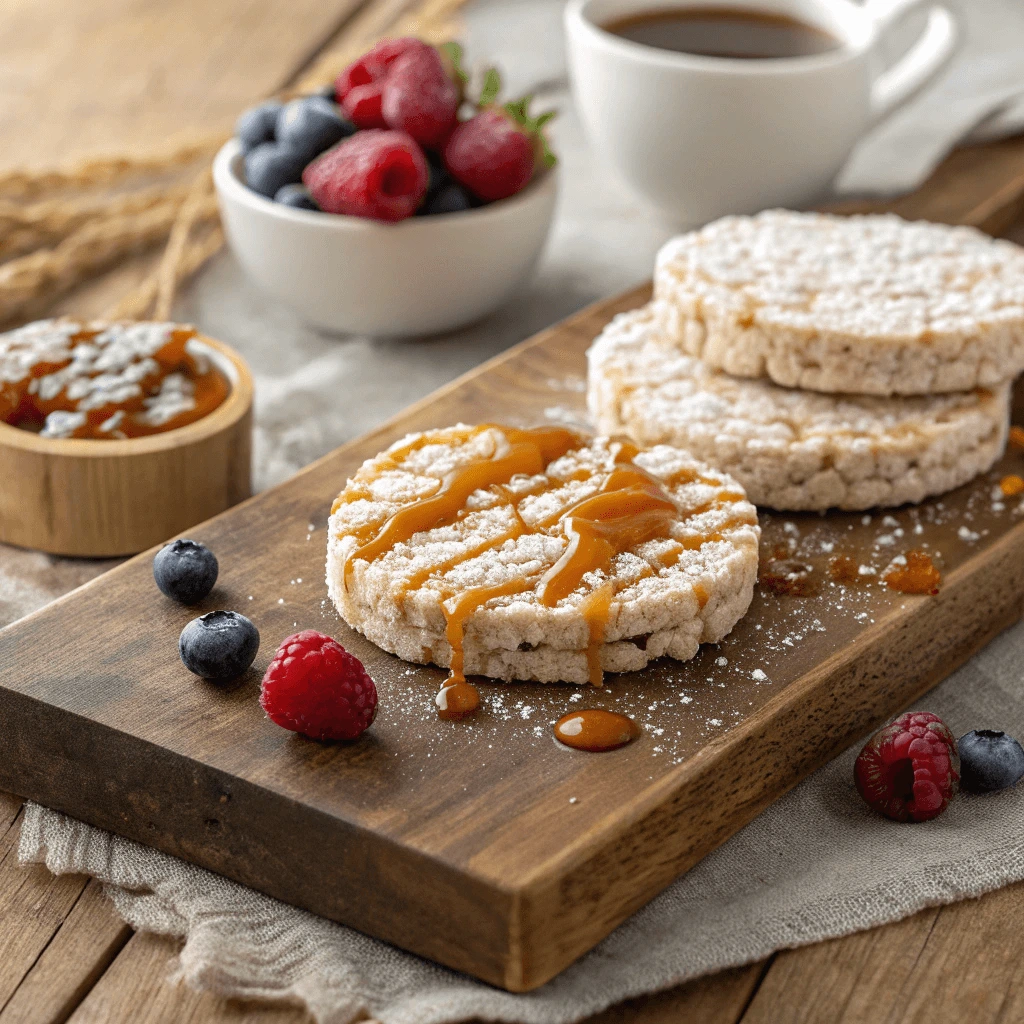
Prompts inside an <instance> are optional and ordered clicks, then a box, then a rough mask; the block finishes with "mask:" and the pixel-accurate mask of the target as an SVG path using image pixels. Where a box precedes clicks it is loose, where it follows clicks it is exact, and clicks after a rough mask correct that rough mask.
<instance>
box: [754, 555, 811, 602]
mask: <svg viewBox="0 0 1024 1024" xmlns="http://www.w3.org/2000/svg"><path fill="white" fill-rule="evenodd" d="M813 572H814V567H813V566H810V565H807V564H805V563H804V562H800V561H798V560H797V559H795V558H783V559H779V558H773V559H771V560H770V561H768V562H766V563H765V564H764V565H763V566H762V567H761V571H760V573H759V574H758V577H757V582H758V583H759V584H760V585H761V588H762V589H763V590H767V591H768V592H769V593H770V594H786V595H788V596H791V597H808V596H810V595H811V594H813V593H815V592H816V591H817V589H818V588H817V586H816V585H815V580H814V577H813V576H812V573H813Z"/></svg>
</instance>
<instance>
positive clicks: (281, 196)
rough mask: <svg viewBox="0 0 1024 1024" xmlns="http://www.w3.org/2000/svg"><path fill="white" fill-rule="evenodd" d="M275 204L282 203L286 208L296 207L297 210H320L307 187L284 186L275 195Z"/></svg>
mask: <svg viewBox="0 0 1024 1024" xmlns="http://www.w3.org/2000/svg"><path fill="white" fill-rule="evenodd" d="M274 202H275V203H281V204H282V205H284V206H294V207H295V209H296V210H319V209H320V207H319V206H317V205H316V200H315V199H314V198H313V197H312V196H311V195H310V194H309V189H308V188H306V186H305V185H282V186H281V187H280V188H279V189H278V190H277V192H275V193H274Z"/></svg>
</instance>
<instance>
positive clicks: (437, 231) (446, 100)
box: [214, 38, 557, 337]
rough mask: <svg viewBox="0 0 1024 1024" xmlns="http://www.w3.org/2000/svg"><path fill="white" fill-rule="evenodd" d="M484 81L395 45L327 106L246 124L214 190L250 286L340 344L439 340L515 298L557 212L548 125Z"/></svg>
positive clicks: (217, 172)
mask: <svg viewBox="0 0 1024 1024" xmlns="http://www.w3.org/2000/svg"><path fill="white" fill-rule="evenodd" d="M479 78H480V84H479V88H477V89H475V90H472V89H471V88H470V86H469V79H468V76H467V75H466V74H465V72H464V71H463V70H462V66H461V48H460V47H459V46H458V45H457V44H452V43H449V44H445V45H444V46H440V47H434V46H430V45H428V44H427V43H424V42H422V41H421V40H418V39H412V38H403V39H391V40H385V41H384V42H382V43H379V44H378V45H377V46H375V47H374V48H373V49H372V50H371V51H370V52H369V53H367V54H364V55H363V56H362V57H361V58H360V59H359V60H357V61H355V62H354V63H352V64H351V65H349V66H348V67H347V68H346V69H345V70H344V71H343V72H342V74H341V75H340V76H339V77H338V79H337V81H336V82H335V83H334V85H333V86H331V87H329V88H327V89H325V90H323V91H322V92H321V93H319V94H315V95H312V96H302V97H298V98H296V99H293V100H291V101H289V102H288V103H283V104H282V103H279V102H277V101H270V102H268V103H264V104H261V105H260V106H258V107H255V108H253V109H252V110H249V111H246V112H245V113H244V114H243V115H242V117H241V118H240V119H239V121H238V124H237V127H236V137H235V138H234V139H232V140H231V141H230V142H228V143H227V144H226V145H225V146H224V148H223V149H222V150H221V151H220V153H219V154H218V155H217V158H216V160H215V161H214V182H215V184H216V188H217V194H218V197H219V201H220V206H221V214H222V217H223V221H224V227H225V231H226V233H227V237H228V242H229V244H230V246H231V248H232V250H233V251H234V253H235V256H236V257H237V259H238V261H239V262H240V263H241V264H242V266H243V268H244V269H245V271H246V272H247V273H248V274H249V276H250V277H251V278H252V279H253V280H254V281H255V282H256V283H257V284H258V285H259V286H260V287H262V288H263V289H264V290H266V291H267V292H268V293H270V294H271V295H272V296H273V297H274V298H276V299H278V300H279V301H280V302H282V303H284V304H285V305H288V306H290V307H291V308H292V309H294V310H295V311H296V312H297V313H298V314H299V315H300V316H301V317H302V318H303V319H304V320H306V321H307V322H309V323H311V324H313V325H314V326H317V327H320V328H323V329H326V330H329V331H332V332H345V333H360V334H372V335H380V336H390V337H396V336H411V335H427V334H436V333H439V332H442V331H448V330H453V329H455V328H457V327H461V326H463V325H465V324H468V323H471V322H473V321H475V320H479V319H480V318H481V317H483V316H485V315H486V314H488V313H490V312H492V311H493V310H495V309H497V308H498V307H499V306H501V305H503V304H504V303H505V302H507V301H508V300H509V299H511V298H512V297H513V296H514V295H515V293H516V292H517V290H519V289H520V288H521V287H522V284H523V282H524V281H525V279H526V278H527V277H528V276H529V274H530V273H531V271H532V270H533V268H534V266H535V264H536V262H537V259H538V257H539V256H540V253H541V251H542V249H543V248H544V242H545V240H546V238H547V235H548V231H549V229H550V227H551V222H552V218H553V214H554V206H555V197H556V190H557V180H556V172H555V167H554V165H555V159H554V157H553V155H552V154H551V151H550V149H549V147H548V142H547V138H546V134H545V124H546V123H547V121H548V120H549V119H550V118H551V116H552V115H551V114H550V113H547V114H542V115H540V116H539V117H534V116H533V115H532V114H531V113H530V109H529V108H530V98H529V97H525V98H522V99H518V100H514V101H511V102H500V101H499V98H498V96H499V93H500V89H501V82H500V78H499V76H498V74H497V72H496V71H495V70H494V69H490V70H488V71H487V72H486V73H484V74H483V75H482V76H479ZM471 93H475V95H471Z"/></svg>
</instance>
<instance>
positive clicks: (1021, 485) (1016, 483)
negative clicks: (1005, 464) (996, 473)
mask: <svg viewBox="0 0 1024 1024" xmlns="http://www.w3.org/2000/svg"><path fill="white" fill-rule="evenodd" d="M999 490H1001V491H1002V492H1003V494H1005V495H1006V496H1007V497H1008V498H1012V497H1013V496H1014V495H1015V494H1020V493H1021V492H1022V491H1024V477H1019V476H1017V474H1016V473H1011V474H1010V475H1009V476H1004V477H1003V479H1002V480H1000V481H999Z"/></svg>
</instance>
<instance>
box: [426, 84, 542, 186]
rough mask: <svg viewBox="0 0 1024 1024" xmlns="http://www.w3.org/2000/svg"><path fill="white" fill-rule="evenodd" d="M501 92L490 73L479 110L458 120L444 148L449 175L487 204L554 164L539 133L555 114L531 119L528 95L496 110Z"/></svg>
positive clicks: (522, 184)
mask: <svg viewBox="0 0 1024 1024" xmlns="http://www.w3.org/2000/svg"><path fill="white" fill-rule="evenodd" d="M499 89H500V80H499V79H498V75H497V72H496V71H494V70H493V69H492V70H491V71H489V72H488V73H487V77H486V78H485V80H484V87H483V92H482V93H481V96H480V108H481V109H480V112H479V113H478V114H476V115H475V116H474V117H471V118H470V119H469V120H468V121H463V122H461V123H460V124H459V125H458V126H457V127H456V129H455V131H453V132H452V134H451V137H450V138H449V139H448V142H447V143H446V145H445V148H444V162H445V166H446V167H447V168H448V172H449V173H450V174H451V176H452V177H453V178H455V180H456V181H458V182H459V183H460V184H461V185H464V186H465V187H466V188H467V189H469V191H470V192H472V193H473V194H474V195H475V196H477V198H479V199H483V200H484V201H485V202H493V201H494V200H497V199H505V198H507V197H508V196H513V195H515V194H516V193H517V192H520V191H522V190H523V189H524V188H525V187H526V186H527V185H528V184H529V183H530V181H531V179H532V178H533V175H534V173H535V171H536V170H537V169H538V168H543V167H552V166H554V163H555V158H554V156H553V155H552V153H551V151H550V150H549V149H548V145H547V139H546V137H545V135H544V131H543V129H544V125H546V124H547V123H548V121H550V120H551V118H552V117H554V116H555V115H554V112H553V111H549V112H548V113H546V114H541V115H540V116H539V117H536V118H534V117H531V116H530V114H529V106H530V99H531V97H529V96H527V97H524V98H523V99H521V100H516V101H513V102H511V103H506V104H505V105H504V106H497V105H495V104H494V98H495V97H496V96H497V93H498V90H499Z"/></svg>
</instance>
